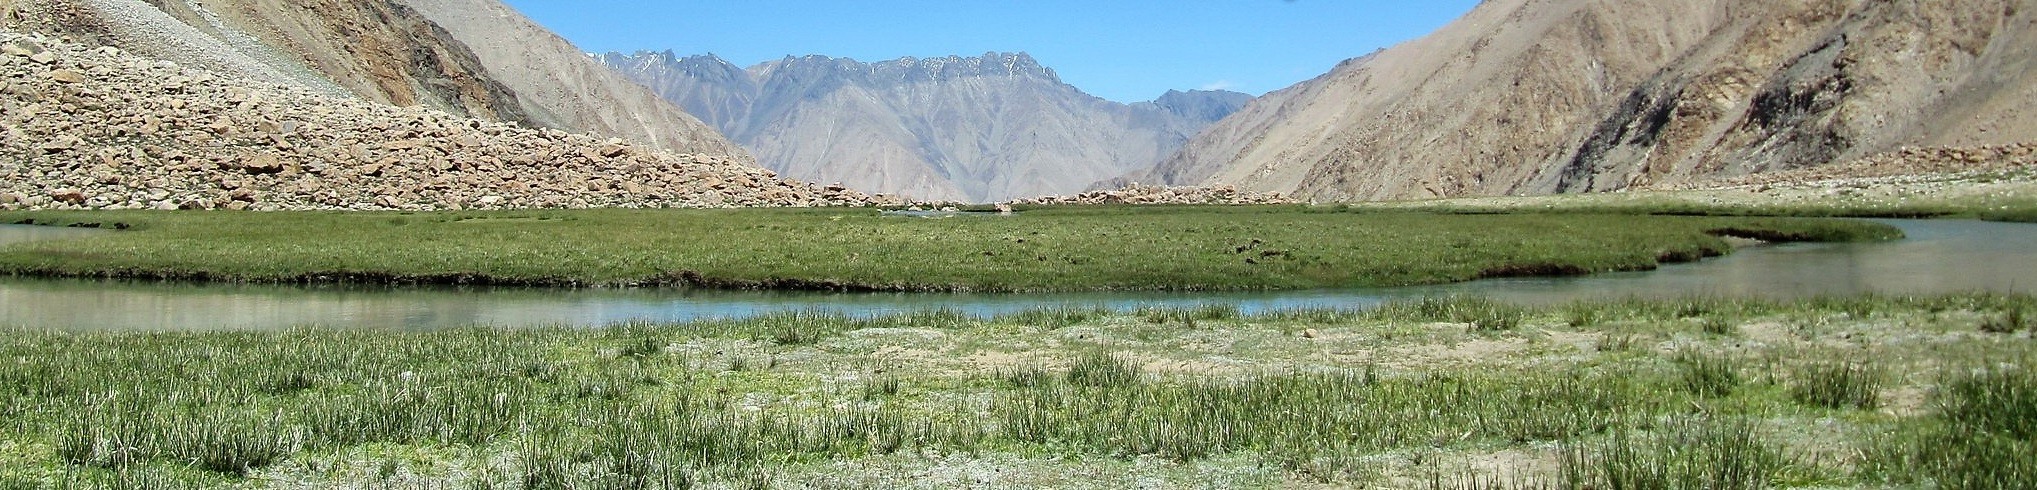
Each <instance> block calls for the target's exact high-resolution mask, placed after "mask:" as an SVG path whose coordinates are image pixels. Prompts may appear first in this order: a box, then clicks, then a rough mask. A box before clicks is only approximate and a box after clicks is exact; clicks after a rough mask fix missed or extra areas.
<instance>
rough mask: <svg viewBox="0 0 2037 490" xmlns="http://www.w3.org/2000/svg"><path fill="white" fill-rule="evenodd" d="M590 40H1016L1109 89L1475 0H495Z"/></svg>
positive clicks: (1365, 46)
mask: <svg viewBox="0 0 2037 490" xmlns="http://www.w3.org/2000/svg"><path fill="white" fill-rule="evenodd" d="M506 1H507V3H509V4H510V5H511V6H514V7H516V8H517V9H518V10H521V11H523V13H524V14H525V15H528V16H530V17H531V18H532V19H534V20H536V21H537V22H538V23H540V24H544V25H545V26H546V27H548V28H551V29H552V30H553V31H555V32H558V33H559V35H561V36H565V37H566V39H569V40H572V41H573V43H574V44H577V45H579V46H580V48H581V49H583V50H587V51H590V52H605V51H623V52H631V51H637V50H656V51H662V50H665V49H671V50H673V51H675V52H678V53H680V54H682V55H686V54H703V53H714V54H716V55H719V56H721V57H722V58H723V59H727V60H729V61H730V62H733V63H735V64H737V65H741V66H745V67H747V66H750V65H753V64H756V63H760V62H763V61H768V60H775V59H779V58H782V57H784V56H786V55H808V54H820V55H828V56H836V57H849V58H855V59H857V60H861V61H882V60H889V59H894V58H899V57H903V56H914V57H920V58H928V57H938V56H947V55H964V56H977V55H981V54H983V53H984V52H988V51H1010V52H1015V51H1024V52H1027V53H1031V54H1032V55H1033V57H1034V58H1037V59H1039V60H1040V63H1042V64H1044V65H1046V66H1048V67H1050V68H1053V69H1054V70H1055V71H1056V72H1058V73H1059V74H1060V75H1061V79H1062V81H1065V82H1067V83H1069V84H1071V85H1074V86H1076V87H1077V88H1081V89H1082V90H1083V91H1086V92H1089V93H1091V94H1094V95H1097V96H1099V97H1103V98H1106V99H1111V100H1116V101H1120V102H1133V101H1140V100H1149V99H1152V98H1154V97H1157V96H1159V95H1160V94H1161V93H1164V92H1166V91H1167V90H1168V89H1218V88H1221V89H1229V90H1236V91H1240V92H1247V93H1251V94H1253V95H1259V94H1263V93H1265V92H1268V91H1272V90H1278V89H1281V88H1284V87H1286V86H1288V85H1293V84H1295V83H1297V82H1300V81H1302V80H1307V79H1309V78H1313V77H1315V76H1317V75H1321V74H1323V73H1324V72H1328V71H1329V70H1330V68H1331V67H1334V66H1336V64H1337V62H1339V61H1343V60H1345V59H1348V58H1354V57H1358V56H1363V55H1365V54H1366V53H1370V52H1372V50H1374V49H1378V48H1382V47H1387V46H1391V45H1393V44H1396V43H1399V42H1401V41H1405V40H1408V39H1413V38H1415V37H1419V36H1421V35H1423V34H1426V33H1428V32H1429V31H1432V30H1435V29H1436V28H1437V27H1441V26H1442V25H1443V24H1445V23H1448V22H1449V21H1451V20H1453V19H1456V18H1457V17H1459V16H1461V15H1463V14H1464V13H1465V12H1467V11H1469V10H1470V9H1471V7H1473V6H1475V5H1477V4H1478V0H1411V1H1374V0H1189V1H1179V0H1175V1H1159V0H1089V1H1079V0H1034V1H1015V0H945V1H936V0H858V1H839V0H837V1H803V0H777V1H774V0H713V1H693V0H681V1H622V0H506Z"/></svg>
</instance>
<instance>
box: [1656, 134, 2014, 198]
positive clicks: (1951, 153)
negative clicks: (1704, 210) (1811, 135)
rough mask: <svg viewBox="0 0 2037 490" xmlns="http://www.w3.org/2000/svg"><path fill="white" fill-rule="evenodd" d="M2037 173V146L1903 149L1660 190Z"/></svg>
mask: <svg viewBox="0 0 2037 490" xmlns="http://www.w3.org/2000/svg"><path fill="white" fill-rule="evenodd" d="M2028 169H2037V144H2032V143H2021V144H2013V145H1994V146H1978V147H1967V148H1958V147H1928V148H1903V149H1900V150H1896V151H1891V152H1887V153H1881V154H1878V155H1874V156H1870V157H1867V158H1862V159H1859V160H1855V161H1853V162H1849V163H1844V164H1838V165H1825V166H1818V167H1810V168H1802V169H1795V170H1786V171H1780V172H1765V173H1758V174H1751V175H1743V176H1739V177H1733V178H1729V179H1723V180H1717V181H1704V182H1691V183H1683V184H1674V185H1668V186H1655V187H1653V188H1655V189H1662V190H1690V189H1708V188H1729V187H1756V186H1790V185H1798V184H1815V183H1819V182H1830V181H1837V180H1891V179H1893V180H1904V179H1912V180H1914V179H1944V178H1956V177H1961V176H1976V175H1982V174H1991V173H2000V172H2008V171H2015V170H2028Z"/></svg>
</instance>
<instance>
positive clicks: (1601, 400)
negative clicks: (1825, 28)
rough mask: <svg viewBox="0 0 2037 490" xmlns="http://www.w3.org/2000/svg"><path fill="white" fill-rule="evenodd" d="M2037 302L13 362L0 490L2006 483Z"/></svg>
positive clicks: (457, 333)
mask: <svg viewBox="0 0 2037 490" xmlns="http://www.w3.org/2000/svg"><path fill="white" fill-rule="evenodd" d="M2032 313H2037V300H2033V299H2032V298H2030V297H2026V296H2006V297H2004V296H1972V295H1967V296H1949V297H1925V298H1899V297H1872V296H1870V297H1849V298H1831V299H1816V300H1801V301H1789V302H1767V301H1740V300H1721V299H1690V300H1671V301H1606V302H1594V303H1578V304H1571V305H1564V306H1554V307H1543V308H1527V307H1518V306H1511V305H1507V304H1501V303H1496V302H1490V301H1484V300H1480V299H1475V298H1442V299H1429V300H1421V301H1415V302H1408V303H1399V304H1394V305H1389V306H1387V307H1384V308H1380V309H1376V310H1370V311H1364V312H1359V311H1337V310H1293V311H1280V312H1273V313H1268V314H1263V315H1250V316H1248V315H1241V314H1239V313H1238V312H1237V311H1236V310H1234V309H1230V308H1226V307H1217V306H1212V307H1203V308H1196V309H1187V310H1147V311H1139V312H1134V313H1131V314H1120V313H1109V312H1101V311H1087V310H1038V311H1031V312H1025V313H1020V314H1015V315H1010V316H1005V317H1000V318H995V319H988V320H982V319H973V318H967V317H963V316H959V315H955V314H949V313H940V312H928V313H920V314H911V315H903V316H896V317H888V318H879V319H871V320H855V319H848V318H841V317H831V316H822V315H781V316H774V317H766V318H758V319H752V320H743V321H724V322H700V323H691V324H667V325H653V324H632V325H614V326H608V327H606V328H584V327H560V328H552V329H536V330H492V329H459V330H450V331H438V332H422V333H420V332H388V331H330V330H317V329H305V330H298V331H292V332H287V333H204V334H165V333H89V334H87V333H56V332H48V331H36V330H20V331H15V332H10V333H9V334H8V335H5V336H4V337H0V358H4V359H11V361H9V362H10V363H11V365H10V367H9V368H8V369H6V370H0V396H4V397H5V398H6V399H7V401H8V403H6V404H5V407H6V410H5V411H4V412H0V428H4V429H5V430H0V434H4V436H0V486H8V487H48V486H65V487H100V486H105V487H148V488H177V487H194V486H195V487H236V488H334V487H339V488H684V487H687V486H691V485H699V486H702V487H706V488H957V487H974V488H1041V487H1052V488H1184V487H1186V488H1255V487H1256V488H1264V487H1297V488H1312V487H1322V488H1346V487H1373V488H1762V487H1771V486H1774V487H1826V488H1832V487H1838V488H1854V487H1884V486H1909V485H1921V486H1929V485H1937V486H1938V487H1941V488H2009V487H2012V486H2014V483H2013V482H2028V481H2037V464H2033V463H2032V462H2033V461H2037V431H2033V430H2032V427H2033V426H2032V425H2031V424H2032V422H2031V421H2032V420H2037V364H2033V363H2037V348H2033V347H2037V343H2033V337H2032V334H2033V328H2032V326H2031V325H2030V319H2029V317H2030V316H2031V314H2032ZM1655 485H1668V486H1655Z"/></svg>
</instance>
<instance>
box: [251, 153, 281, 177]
mask: <svg viewBox="0 0 2037 490" xmlns="http://www.w3.org/2000/svg"><path fill="white" fill-rule="evenodd" d="M241 170H242V171H245V172H247V173H248V175H269V174H277V173H282V172H283V161H282V159H279V158H277V157H276V155H275V154H271V153H258V154H255V155H254V156H252V157H248V158H247V159H246V160H243V161H242V162H241Z"/></svg>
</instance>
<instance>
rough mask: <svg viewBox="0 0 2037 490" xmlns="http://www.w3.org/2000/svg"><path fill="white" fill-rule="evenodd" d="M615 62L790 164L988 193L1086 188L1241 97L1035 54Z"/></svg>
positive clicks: (953, 194)
mask: <svg viewBox="0 0 2037 490" xmlns="http://www.w3.org/2000/svg"><path fill="white" fill-rule="evenodd" d="M603 60H604V61H605V62H606V63H607V64H608V65H609V66H611V67H613V68H614V69H616V70H617V71H619V72H621V73H624V74H625V75H627V76H628V77H630V78H632V79H635V80H637V81H639V82H641V83H643V84H644V85H646V86H649V87H651V88H652V89H653V90H654V91H656V92H657V93H659V94H660V95H662V96H664V97H665V98H666V99H667V100H670V101H673V102H675V103H678V104H679V105H680V106H681V107H683V108H685V109H686V111H687V112H690V113H693V114H695V115H698V116H700V117H701V118H702V119H703V120H705V121H707V122H708V123H709V124H710V125H713V126H714V127H716V128H719V129H721V131H722V133H723V134H726V135H728V137H729V138H730V139H733V140H735V141H736V142H737V143H740V144H742V145H743V146H744V147H746V148H748V149H749V150H750V152H751V153H753V154H755V155H756V156H757V160H758V162H759V163H761V164H762V165H764V166H765V167H767V168H771V169H773V170H777V171H779V172H782V173H784V174H785V175H787V176H790V177H793V178H799V179H806V180H812V181H817V182H841V183H845V184H847V185H849V186H851V187H855V188H858V189H865V190H869V191H873V192H886V193H896V194H903V195H907V196H911V197H914V198H918V199H928V200H944V201H970V202H990V201H1003V200H1010V199H1014V198H1024V197H1032V196H1040V195H1046V194H1066V193H1074V192H1078V191H1081V190H1083V189H1085V188H1087V187H1089V186H1090V184H1091V183H1094V182H1096V181H1099V180H1104V179H1108V178H1112V177H1116V176H1120V175H1123V174H1125V173H1127V172H1130V171H1133V170H1135V169H1141V168H1148V167H1150V166H1151V165H1153V164H1154V163H1155V162H1157V161H1159V160H1160V158H1162V157H1164V156H1166V155H1168V154H1170V153H1172V152H1173V151H1174V150H1175V149H1176V148H1179V147H1180V145H1181V144H1182V143H1184V142H1186V141H1187V139H1188V138H1189V137H1191V136H1193V135H1194V134H1196V133H1197V132H1199V131H1200V130H1201V129H1202V128H1203V127H1205V126H1207V125H1208V124H1210V123H1212V122H1215V121H1216V120H1217V119H1219V118H1222V117H1223V116H1224V115H1227V114H1229V113H1230V112H1232V111H1234V110H1236V109H1237V108H1238V107H1241V106H1242V105H1243V103H1244V101H1246V100H1249V99H1250V96H1249V95H1245V94H1240V93H1236V92H1205V91H1194V92H1172V93H1170V94H1168V95H1167V96H1164V97H1162V98H1161V99H1159V100H1156V101H1152V102H1143V103H1138V104H1129V105H1127V104H1120V103H1116V102H1111V101H1108V100H1104V99H1100V98H1097V97H1094V96H1091V95H1088V94H1085V93H1083V92H1082V91H1081V90H1079V89H1076V88H1075V87H1073V86H1069V85H1068V84H1065V83H1062V82H1061V80H1060V78H1059V76H1058V75H1056V74H1055V73H1054V71H1053V70H1051V69H1049V68H1047V67H1045V66H1041V65H1040V64H1039V62H1038V61H1036V60H1034V59H1033V58H1032V57H1031V56H1029V55H1026V54H1025V53H986V54H984V55H983V56H980V57H958V56H950V57H945V58H925V59H919V58H902V59H897V60H891V61H884V62H878V63H864V62H859V61H856V60H853V59H847V58H830V57H826V56H804V57H786V58H784V59H782V60H778V61H772V62H767V63H763V64H759V65H757V66H753V67H750V68H747V69H745V68H740V67H737V66H735V65H734V64H731V63H729V62H727V61H724V60H722V59H720V58H718V57H715V56H713V55H702V56H689V57H680V56H678V55H677V54H675V53H672V52H670V51H667V52H663V53H651V52H640V53H636V54H634V55H623V54H618V53H609V54H607V55H604V56H603Z"/></svg>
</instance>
